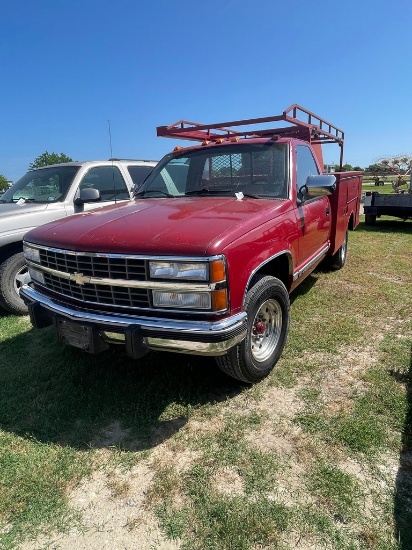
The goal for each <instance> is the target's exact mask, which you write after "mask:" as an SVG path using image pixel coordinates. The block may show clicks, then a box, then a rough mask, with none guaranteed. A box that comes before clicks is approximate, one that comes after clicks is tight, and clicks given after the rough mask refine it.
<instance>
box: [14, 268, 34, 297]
mask: <svg viewBox="0 0 412 550" xmlns="http://www.w3.org/2000/svg"><path fill="white" fill-rule="evenodd" d="M28 282H30V275H29V270H28V268H27V265H24V266H23V267H21V268H20V269H19V270H18V272H17V273H16V276H15V278H14V290H15V291H16V294H19V289H20V288H21V287H22V286H23V285H24V284H26V283H28Z"/></svg>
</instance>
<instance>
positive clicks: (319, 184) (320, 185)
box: [299, 174, 336, 200]
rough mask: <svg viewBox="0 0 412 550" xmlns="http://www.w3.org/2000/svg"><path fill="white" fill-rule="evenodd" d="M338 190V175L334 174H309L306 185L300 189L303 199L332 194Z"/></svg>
mask: <svg viewBox="0 0 412 550" xmlns="http://www.w3.org/2000/svg"><path fill="white" fill-rule="evenodd" d="M335 190H336V177H335V176H333V175H332V174H320V175H318V176H308V177H307V179H306V183H305V185H302V187H301V188H300V189H299V193H300V195H301V196H302V199H303V200H305V199H306V198H308V199H312V198H315V197H323V196H325V195H331V194H332V193H333V192H334V191H335Z"/></svg>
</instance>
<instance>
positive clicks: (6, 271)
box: [0, 252, 30, 315]
mask: <svg viewBox="0 0 412 550" xmlns="http://www.w3.org/2000/svg"><path fill="white" fill-rule="evenodd" d="M29 280H30V276H29V272H28V269H27V266H26V263H25V261H24V256H23V252H18V253H17V254H13V256H10V257H9V258H7V260H5V261H4V262H3V263H2V264H1V265H0V306H2V307H3V308H4V309H5V310H7V311H10V312H11V313H14V314H17V315H24V314H26V313H27V311H28V310H27V306H26V305H25V303H24V302H23V300H22V299H21V298H20V295H19V289H20V287H21V286H22V285H23V284H24V283H25V282H27V281H29Z"/></svg>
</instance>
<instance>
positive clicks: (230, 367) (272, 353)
mask: <svg viewBox="0 0 412 550" xmlns="http://www.w3.org/2000/svg"><path fill="white" fill-rule="evenodd" d="M245 310H246V312H247V314H248V321H247V333H246V338H245V339H244V340H243V342H241V343H240V344H238V345H237V346H235V347H234V348H232V349H231V350H229V351H228V353H227V354H226V355H223V356H220V357H216V362H217V364H218V365H219V368H220V369H221V370H222V371H223V372H225V373H226V374H228V375H229V376H231V377H232V378H236V379H237V380H240V381H241V382H247V383H249V384H253V383H255V382H259V381H260V380H262V379H263V378H265V377H266V376H267V375H268V374H269V373H270V372H271V371H272V369H273V368H274V366H275V364H276V363H277V361H278V359H279V357H280V355H281V353H282V351H283V348H284V346H285V343H286V337H287V333H288V329H289V310H290V301H289V294H288V291H287V290H286V287H285V285H284V284H283V283H282V282H281V281H280V280H279V279H276V278H275V277H268V276H261V277H257V278H256V282H255V284H254V285H253V286H252V287H251V288H250V290H249V291H248V293H247V294H246V298H245Z"/></svg>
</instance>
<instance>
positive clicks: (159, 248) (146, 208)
mask: <svg viewBox="0 0 412 550" xmlns="http://www.w3.org/2000/svg"><path fill="white" fill-rule="evenodd" d="M290 205H291V203H290V201H285V200H282V201H279V200H273V199H272V200H266V199H248V198H244V199H242V200H236V199H235V198H231V197H224V198H222V197H219V198H214V197H181V198H173V199H165V198H161V199H160V198H156V199H154V198H153V199H151V198H150V199H140V200H135V201H131V202H129V203H126V204H125V205H124V206H119V205H117V206H116V205H115V206H110V207H105V208H102V209H99V210H95V211H93V212H88V213H86V214H78V215H75V216H71V217H69V218H65V219H62V220H59V221H56V222H51V223H48V224H46V225H43V226H41V227H39V228H36V229H33V230H32V231H30V232H29V233H28V234H26V236H25V240H26V241H29V242H32V243H35V244H39V245H43V246H50V247H56V248H63V249H66V250H74V251H84V252H106V253H120V254H122V253H125V254H149V255H153V254H157V255H191V256H193V255H199V256H201V255H205V254H209V255H213V254H217V253H219V252H221V251H222V250H223V249H224V248H225V246H226V245H227V244H229V243H230V242H232V241H233V240H235V239H236V238H238V237H240V236H242V235H244V234H245V233H247V232H248V231H250V230H251V229H253V228H256V227H258V226H259V225H262V224H263V223H265V222H267V221H268V220H269V219H273V218H274V217H276V216H278V215H280V214H281V213H282V212H284V211H286V210H287V209H289V208H290Z"/></svg>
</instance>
